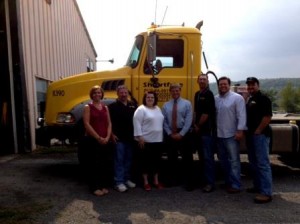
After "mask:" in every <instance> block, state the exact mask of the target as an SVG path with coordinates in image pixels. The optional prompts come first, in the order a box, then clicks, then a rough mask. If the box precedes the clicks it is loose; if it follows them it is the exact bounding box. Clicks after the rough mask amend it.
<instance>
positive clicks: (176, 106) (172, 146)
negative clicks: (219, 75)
mask: <svg viewBox="0 0 300 224" xmlns="http://www.w3.org/2000/svg"><path fill="white" fill-rule="evenodd" d="M180 92H181V85H180V84H171V86H170V94H171V97H172V99H171V100H169V101H168V102H166V103H165V104H164V106H163V108H162V112H163V115H164V117H165V119H164V131H165V134H166V137H165V142H166V145H167V154H168V170H169V173H168V175H169V185H174V183H175V182H176V179H177V178H178V175H180V174H182V176H183V178H184V179H183V180H184V184H185V188H186V190H188V191H191V190H193V188H194V186H193V175H192V173H193V172H192V171H193V169H192V168H193V151H192V149H191V148H190V147H188V144H187V143H188V142H187V134H188V132H189V130H190V128H191V125H192V120H193V109H192V104H191V102H190V101H188V100H186V99H183V98H182V97H181V96H180ZM179 154H180V155H181V157H182V165H183V172H182V171H180V170H178V167H179V166H178V165H179V161H178V155H179Z"/></svg>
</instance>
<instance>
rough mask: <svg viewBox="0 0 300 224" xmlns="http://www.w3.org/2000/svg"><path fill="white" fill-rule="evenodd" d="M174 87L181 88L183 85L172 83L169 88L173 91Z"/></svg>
mask: <svg viewBox="0 0 300 224" xmlns="http://www.w3.org/2000/svg"><path fill="white" fill-rule="evenodd" d="M174 88H179V89H180V90H181V85H180V84H179V83H172V84H171V85H170V88H169V90H170V91H171V90H172V89H174Z"/></svg>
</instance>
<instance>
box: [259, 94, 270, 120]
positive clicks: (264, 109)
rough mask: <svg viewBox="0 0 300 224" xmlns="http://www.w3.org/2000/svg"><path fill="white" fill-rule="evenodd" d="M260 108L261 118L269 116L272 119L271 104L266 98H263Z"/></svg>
mask: <svg viewBox="0 0 300 224" xmlns="http://www.w3.org/2000/svg"><path fill="white" fill-rule="evenodd" d="M261 106H262V113H263V116H271V117H272V115H273V112H272V102H271V100H270V99H269V98H268V97H267V96H264V97H263V100H262V105H261Z"/></svg>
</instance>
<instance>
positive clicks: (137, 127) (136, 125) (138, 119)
mask: <svg viewBox="0 0 300 224" xmlns="http://www.w3.org/2000/svg"><path fill="white" fill-rule="evenodd" d="M143 117H144V111H143V108H142V107H138V108H137V109H136V111H135V112H134V115H133V129H134V133H133V134H134V136H135V137H136V136H142V135H143V132H142V123H143Z"/></svg>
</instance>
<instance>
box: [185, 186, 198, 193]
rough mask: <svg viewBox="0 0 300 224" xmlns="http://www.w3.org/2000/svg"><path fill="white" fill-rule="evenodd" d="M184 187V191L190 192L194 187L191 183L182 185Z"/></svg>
mask: <svg viewBox="0 0 300 224" xmlns="http://www.w3.org/2000/svg"><path fill="white" fill-rule="evenodd" d="M184 189H185V190H186V191H189V192H191V191H193V190H195V187H194V186H193V185H186V186H185V187H184Z"/></svg>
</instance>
